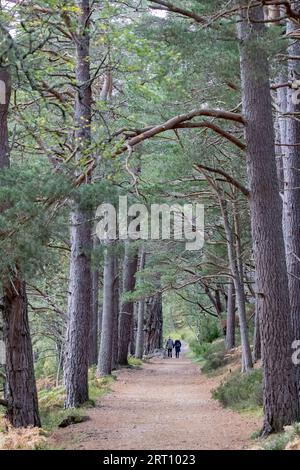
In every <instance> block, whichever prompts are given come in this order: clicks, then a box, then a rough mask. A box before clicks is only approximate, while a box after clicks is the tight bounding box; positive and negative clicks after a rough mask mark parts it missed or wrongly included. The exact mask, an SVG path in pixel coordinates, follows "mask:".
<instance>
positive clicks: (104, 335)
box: [97, 242, 116, 375]
mask: <svg viewBox="0 0 300 470" xmlns="http://www.w3.org/2000/svg"><path fill="white" fill-rule="evenodd" d="M115 256H116V255H115V244H114V243H109V242H107V243H106V248H105V254H104V273H103V310H102V328H101V343H100V350H99V359H98V367H97V374H98V375H110V374H111V371H112V354H113V335H114V325H115V298H114V294H115V292H114V283H115V277H116V273H115V268H116V263H115Z"/></svg>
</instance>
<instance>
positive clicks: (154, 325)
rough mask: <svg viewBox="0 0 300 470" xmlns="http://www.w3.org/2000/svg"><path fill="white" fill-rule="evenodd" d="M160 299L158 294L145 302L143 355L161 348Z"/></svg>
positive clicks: (161, 320) (161, 322) (161, 316)
mask: <svg viewBox="0 0 300 470" xmlns="http://www.w3.org/2000/svg"><path fill="white" fill-rule="evenodd" d="M162 329H163V315H162V298H161V294H160V293H158V294H156V295H155V296H153V297H151V298H150V299H149V300H148V301H147V302H146V326H145V342H144V344H145V354H151V353H153V352H154V350H155V349H160V348H161V347H162Z"/></svg>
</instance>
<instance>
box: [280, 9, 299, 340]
mask: <svg viewBox="0 0 300 470" xmlns="http://www.w3.org/2000/svg"><path fill="white" fill-rule="evenodd" d="M293 4H294V8H295V9H296V10H297V11H298V10H299V7H300V2H299V1H298V2H293ZM295 30H297V31H299V26H298V25H296V24H294V23H293V22H292V21H288V22H287V34H291V33H292V32H293V31H295ZM288 55H289V56H290V57H291V56H294V57H295V56H299V55H300V43H299V41H298V40H295V39H291V44H290V46H289V47H288ZM288 69H289V78H288V79H289V81H290V82H293V80H295V78H297V79H299V74H300V64H299V61H298V60H293V59H289V61H288ZM293 93H294V90H293V89H291V88H288V92H287V113H288V114H293V113H299V112H300V104H294V103H293V100H292V97H293ZM299 140H300V122H299V119H298V118H296V117H295V116H290V117H287V119H286V141H285V142H284V143H285V144H287V145H288V147H284V148H285V154H284V158H283V174H284V200H283V230H284V233H285V250H286V262H287V270H288V282H289V293H290V307H291V317H292V328H293V339H295V340H296V339H300V147H299Z"/></svg>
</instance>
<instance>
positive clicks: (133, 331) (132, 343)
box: [129, 302, 138, 356]
mask: <svg viewBox="0 0 300 470" xmlns="http://www.w3.org/2000/svg"><path fill="white" fill-rule="evenodd" d="M137 309H138V304H137V303H136V302H134V305H133V315H132V322H131V333H130V343H129V354H130V356H134V354H135V348H136V345H135V343H136V341H135V340H136V327H137Z"/></svg>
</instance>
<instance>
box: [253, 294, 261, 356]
mask: <svg viewBox="0 0 300 470" xmlns="http://www.w3.org/2000/svg"><path fill="white" fill-rule="evenodd" d="M260 359H261V336H260V322H259V301H258V300H257V299H256V302H255V318H254V338H253V362H257V361H259V360H260Z"/></svg>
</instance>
